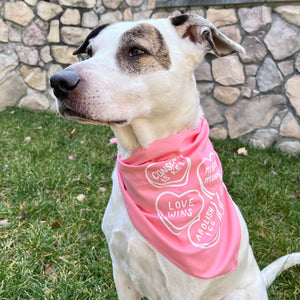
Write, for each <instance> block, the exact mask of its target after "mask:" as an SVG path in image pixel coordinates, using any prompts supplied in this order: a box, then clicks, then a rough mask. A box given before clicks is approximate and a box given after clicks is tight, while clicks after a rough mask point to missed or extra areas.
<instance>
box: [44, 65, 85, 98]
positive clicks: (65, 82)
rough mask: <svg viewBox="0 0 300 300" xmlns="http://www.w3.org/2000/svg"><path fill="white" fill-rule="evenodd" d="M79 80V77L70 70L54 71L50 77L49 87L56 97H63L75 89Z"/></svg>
mask: <svg viewBox="0 0 300 300" xmlns="http://www.w3.org/2000/svg"><path fill="white" fill-rule="evenodd" d="M78 82H79V77H78V76H77V75H76V73H74V72H72V71H67V70H63V71H60V72H58V73H55V74H54V75H53V76H51V78H50V83H51V87H52V88H53V90H54V94H55V96H56V97H57V98H58V99H61V98H64V97H66V96H67V95H68V93H69V92H70V91H72V90H74V89H75V87H76V86H77V84H78Z"/></svg>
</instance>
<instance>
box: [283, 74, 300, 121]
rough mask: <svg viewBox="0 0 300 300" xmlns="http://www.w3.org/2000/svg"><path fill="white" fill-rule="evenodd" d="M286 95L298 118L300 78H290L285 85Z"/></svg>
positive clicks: (299, 109) (296, 76) (297, 76)
mask: <svg viewBox="0 0 300 300" xmlns="http://www.w3.org/2000/svg"><path fill="white" fill-rule="evenodd" d="M285 89H286V95H287V96H288V98H289V100H290V102H291V104H292V106H293V108H294V109H295V111H296V115H297V116H298V117H300V76H299V75H295V76H293V77H291V78H290V79H289V80H288V81H287V82H286V84H285Z"/></svg>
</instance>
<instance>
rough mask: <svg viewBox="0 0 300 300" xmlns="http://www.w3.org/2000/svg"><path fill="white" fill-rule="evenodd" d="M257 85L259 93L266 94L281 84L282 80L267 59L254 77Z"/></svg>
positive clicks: (271, 62) (269, 59) (274, 65)
mask: <svg viewBox="0 0 300 300" xmlns="http://www.w3.org/2000/svg"><path fill="white" fill-rule="evenodd" d="M256 80H257V85H258V87H259V90H260V91H261V92H268V91H271V90H273V89H274V88H276V87H278V86H281V85H282V84H283V78H282V75H281V73H280V71H279V70H278V69H277V67H276V64H275V62H274V61H273V60H272V59H271V58H270V57H267V58H266V59H265V60H264V62H263V64H262V65H261V67H260V69H259V70H258V72H257V76H256Z"/></svg>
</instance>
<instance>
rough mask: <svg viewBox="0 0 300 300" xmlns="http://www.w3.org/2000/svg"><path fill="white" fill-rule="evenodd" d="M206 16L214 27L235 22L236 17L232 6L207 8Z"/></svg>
mask: <svg viewBox="0 0 300 300" xmlns="http://www.w3.org/2000/svg"><path fill="white" fill-rule="evenodd" d="M206 18H207V19H208V20H209V21H210V22H212V23H213V24H214V25H215V26H216V27H219V26H224V25H229V24H235V23H237V21H238V19H237V16H236V13H235V10H234V9H233V8H229V9H215V8H209V9H208V10H207V12H206Z"/></svg>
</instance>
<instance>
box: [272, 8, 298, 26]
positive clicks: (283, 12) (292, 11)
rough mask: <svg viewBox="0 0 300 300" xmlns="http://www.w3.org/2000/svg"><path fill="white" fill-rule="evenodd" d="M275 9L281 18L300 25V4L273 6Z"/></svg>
mask: <svg viewBox="0 0 300 300" xmlns="http://www.w3.org/2000/svg"><path fill="white" fill-rule="evenodd" d="M275 11H276V12H277V13H279V14H280V16H281V18H283V19H284V20H286V21H288V22H289V23H293V24H295V25H297V26H300V5H283V6H278V7H276V8H275Z"/></svg>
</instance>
